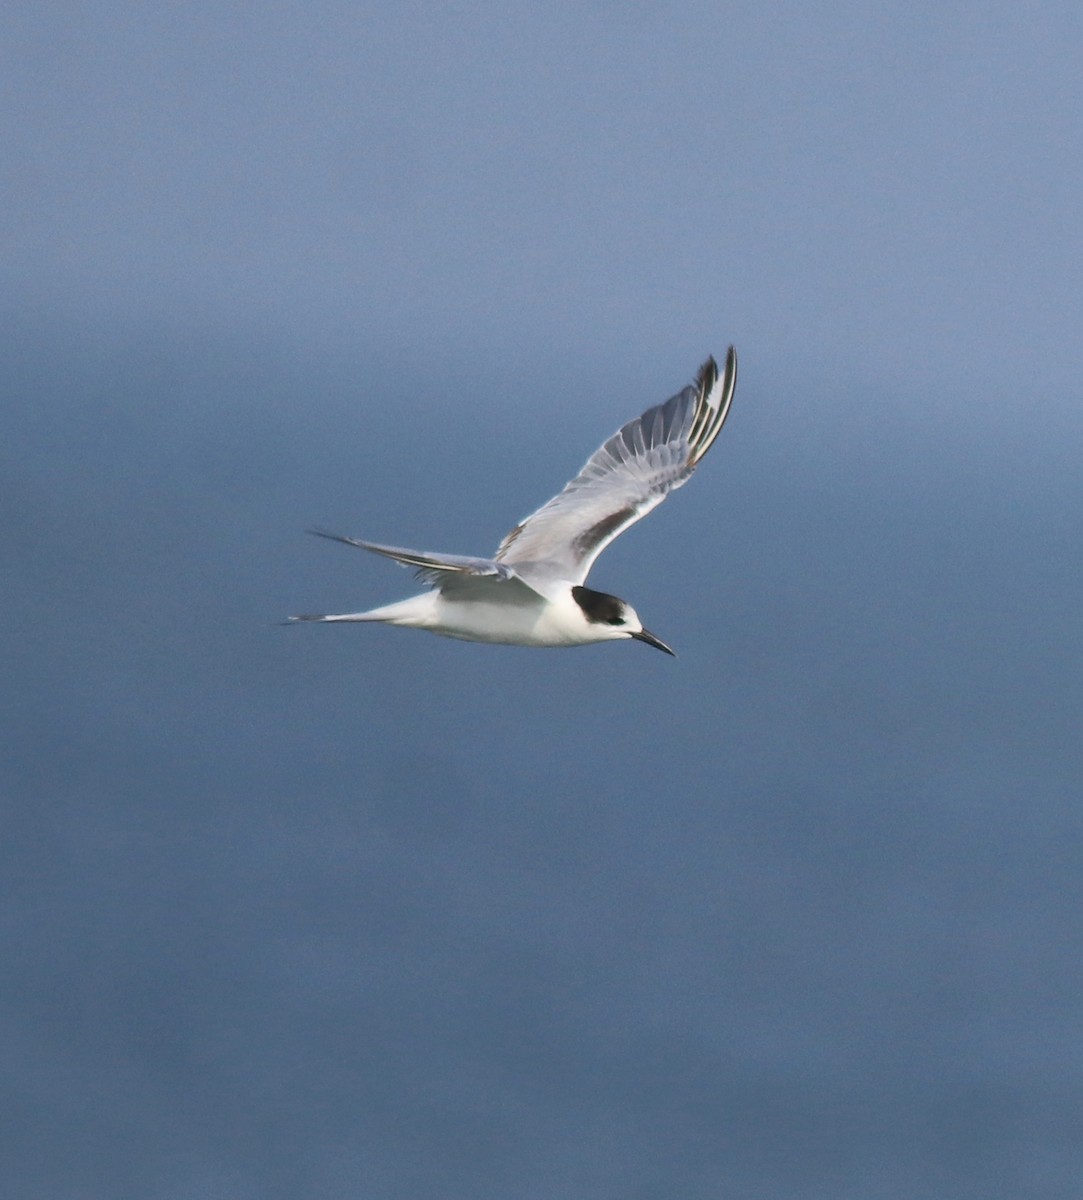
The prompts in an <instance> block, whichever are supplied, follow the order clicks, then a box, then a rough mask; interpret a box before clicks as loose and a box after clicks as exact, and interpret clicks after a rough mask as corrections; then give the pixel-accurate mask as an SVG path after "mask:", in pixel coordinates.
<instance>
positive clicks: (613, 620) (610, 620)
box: [605, 617, 624, 625]
mask: <svg viewBox="0 0 1083 1200" xmlns="http://www.w3.org/2000/svg"><path fill="white" fill-rule="evenodd" d="M605 623H606V624H607V625H623V624H624V618H623V617H607V618H606V622H605Z"/></svg>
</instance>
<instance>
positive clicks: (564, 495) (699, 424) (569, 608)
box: [290, 346, 737, 654]
mask: <svg viewBox="0 0 1083 1200" xmlns="http://www.w3.org/2000/svg"><path fill="white" fill-rule="evenodd" d="M736 382H737V355H736V353H735V352H734V349H733V347H732V346H731V347H730V349H729V352H728V353H727V355H726V365H725V367H724V369H723V370H722V371H721V373H720V372H719V370H718V366H717V364H716V363H715V360H714V359H713V358H708V359H707V361H706V362H705V363H704V364H703V366H702V367H700V369H699V374H698V375H697V376H696V381H695V383H693V384H691V385H690V386H688V387H686V388H684V389H683V390H682V391H680V392H678V393H677V394H676V395H675V396H673V397H671V398H670V399H669V400H667V401H666V402H665V403H664V404H658V405H656V406H655V407H654V408H649V409H647V411H646V412H645V413H643V415H642V416H640V417H636V419H635V420H634V421H629V422H628V424H627V425H625V426H623V427H622V428H621V429H619V430H618V431H617V432H616V433H615V434H614V435H613V436H612V437H611V438H610V439H609V441H607V442H606V443H605V444H604V445H603V446H602V447H601V448H600V449H599V450H597V451H595V453H594V454H592V455H591V457H590V458H589V459H588V460H587V463H586V465H585V466H584V467H583V469H582V470H581V471H580V472H579V474H578V475H577V476H576V477H575V478H574V479H573V480H572V481H571V482H570V483H569V484H567V486H566V487H565V488H564V490H563V491H562V492H560V493H559V494H558V495H556V496H554V497H553V498H552V500H550V501H549V502H548V503H547V504H543V505H542V507H541V508H539V509H538V511H537V512H535V513H533V514H531V516H529V517H527V518H526V520H525V521H523V522H522V523H521V524H519V525H516V527H515V528H514V529H513V530H512V531H511V532H510V533H509V534H508V535H507V537H506V538H504V540H503V541H502V542H501V543H500V547H499V549H498V550H497V552H496V554H495V555H494V557H492V558H467V557H463V556H460V555H456V554H429V553H427V552H423V551H418V550H403V549H401V548H399V547H396V546H382V545H378V544H376V543H375V542H363V541H361V540H360V539H359V538H352V537H340V536H338V535H337V534H332V533H325V532H324V531H322V530H318V529H314V530H312V532H313V533H316V534H318V535H319V536H320V537H327V538H332V539H333V540H335V541H339V542H345V543H346V545H348V546H360V547H361V549H362V550H371V551H372V552H373V553H375V554H383V555H385V556H386V557H387V558H393V559H394V560H395V561H396V562H398V563H402V564H403V565H404V566H407V567H413V568H414V569H415V570H416V572H417V575H418V577H419V578H421V579H423V580H424V581H425V583H427V584H428V585H429V591H426V592H422V593H421V595H418V596H411V597H410V598H409V599H407V600H400V601H399V602H398V603H396V604H387V605H384V606H383V607H382V608H373V609H370V610H369V611H368V612H359V613H340V614H337V615H328V616H316V615H311V616H298V617H291V618H290V621H324V622H332V621H382V622H384V623H385V624H388V625H403V626H406V627H407V628H410V629H427V630H428V631H429V632H430V633H438V634H441V635H442V636H443V637H453V638H460V639H462V640H464V641H468V642H500V643H504V644H507V645H514V646H585V645H589V644H591V643H592V642H611V641H617V640H621V639H627V638H635V639H637V640H638V641H641V642H646V643H647V644H648V645H649V646H655V647H656V648H657V649H659V650H664V651H665V652H666V653H667V654H672V653H673V651H672V650H671V649H670V648H669V647H668V646H667V645H666V644H665V642H663V641H662V640H661V639H659V638H657V637H655V635H654V634H653V633H651V632H650V631H649V630H647V629H644V627H643V623H642V621H640V619H639V617H638V615H637V614H636V611H635V609H633V608H632V606H631V605H630V604H628V603H626V602H625V601H624V600H621V599H618V597H616V596H610V595H608V594H607V593H605V592H596V591H594V590H593V589H592V588H588V587H586V586H585V584H586V578H587V574H588V573H589V571H590V569H591V567H592V566H593V565H594V560H595V559H596V558H597V557H598V555H599V554H601V552H602V551H603V550H604V549H605V548H606V546H608V545H609V543H610V542H611V541H612V540H613V539H614V538H615V537H617V535H618V534H620V533H623V532H624V530H625V529H627V528H628V527H629V526H630V525H634V524H635V522H636V521H638V520H639V519H640V518H641V517H645V516H646V515H647V513H649V512H650V511H651V509H653V508H656V507H657V506H658V505H659V504H661V503H662V501H663V500H664V499H665V498H666V496H668V495H669V493H670V492H672V491H673V490H674V489H676V488H679V487H681V485H682V484H684V483H685V482H686V481H687V479H688V477H689V476H690V475H691V474H692V472H693V471H694V470H695V469H696V466H697V465H698V464H699V461H700V459H701V458H702V457H703V456H704V455H705V454H706V453H707V451H708V450H709V449H710V448H711V445H712V444H713V442H714V440H715V438H716V437H718V433H719V430H720V429H721V428H722V423H723V422H724V421H725V419H726V414H727V413H728V412H729V408H730V401H731V400H732V399H733V389H734V385H735V384H736Z"/></svg>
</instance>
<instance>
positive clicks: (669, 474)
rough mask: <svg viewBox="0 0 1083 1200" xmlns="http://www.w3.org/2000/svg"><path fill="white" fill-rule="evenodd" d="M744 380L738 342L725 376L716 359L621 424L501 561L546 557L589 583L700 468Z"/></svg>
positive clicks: (514, 538)
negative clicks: (599, 562)
mask: <svg viewBox="0 0 1083 1200" xmlns="http://www.w3.org/2000/svg"><path fill="white" fill-rule="evenodd" d="M736 383H737V355H736V353H735V351H734V349H733V347H732V346H731V347H730V348H729V352H728V353H727V355H726V365H725V369H724V371H723V372H722V373H721V375H720V374H719V371H718V366H717V364H716V363H715V360H714V359H713V358H709V359H708V360H707V361H706V362H705V363H704V364H703V366H702V367H700V369H699V374H698V375H697V377H696V382H695V383H694V384H692V385H691V386H689V387H686V388H685V389H684V390H683V391H681V392H678V393H677V395H676V396H673V397H672V398H671V399H669V400H667V401H666V402H665V403H664V404H659V405H656V406H655V407H654V408H649V409H647V411H646V412H645V413H644V414H643V415H642V416H641V417H636V419H635V420H634V421H629V422H628V424H627V425H625V426H624V427H623V428H621V429H620V430H618V431H617V432H616V433H615V434H614V435H613V436H612V437H611V438H610V439H609V441H607V442H606V443H605V445H604V446H602V447H600V449H598V450H597V451H595V453H594V454H593V455H592V456H591V457H590V459H589V460H588V461H587V464H586V466H584V467H583V469H582V470H581V471H580V472H579V474H578V475H577V476H576V477H575V478H574V479H573V480H572V481H571V482H570V483H569V484H567V485H566V487H565V488H564V490H563V491H562V492H561V493H560V494H559V495H557V496H554V497H553V499H552V500H550V501H549V503H548V504H545V505H543V506H542V507H541V508H539V509H538V511H537V512H536V513H533V514H531V516H529V517H527V518H526V520H525V521H523V522H522V524H520V525H517V526H516V527H515V528H514V529H513V530H512V531H511V533H509V534H508V536H507V537H506V538H505V539H504V540H503V542H501V543H500V549H499V550H497V552H496V561H497V562H499V563H506V564H507V565H508V566H523V567H526V565H527V564H535V563H536V564H538V565H539V566H540V565H541V564H543V563H544V564H545V569H546V571H547V572H549V571H556V572H559V573H560V574H561V577H562V578H564V579H567V580H569V581H570V582H572V583H582V582H583V581H584V580H585V579H586V577H587V574H588V572H589V571H590V568H591V566H592V565H593V564H594V560H595V559H596V558H597V557H598V555H599V554H601V552H602V551H603V550H604V549H605V548H606V546H608V545H609V543H610V542H611V541H612V540H613V539H614V538H615V537H617V535H618V534H620V533H623V532H624V530H625V529H627V528H628V526H629V525H633V524H635V522H636V521H638V520H639V519H640V518H641V517H645V516H646V515H647V513H649V512H650V511H651V509H652V508H655V507H657V506H658V505H659V504H661V503H662V501H663V500H664V499H665V498H666V496H668V495H669V493H670V492H672V491H673V490H674V489H675V488H679V487H680V486H681V485H682V484H683V483H684V482H685V481H686V480H687V479H688V477H689V476H690V475H691V474H692V472H693V471H694V470H695V468H696V464H697V463H698V462H699V460H700V459H701V458H702V457H703V456H704V455H705V454H706V453H707V451H708V450H709V449H710V448H711V445H712V443H713V442H714V440H715V438H716V437H718V432H719V430H720V429H721V428H722V423H723V422H724V421H725V419H726V414H727V413H728V412H729V408H730V402H731V401H732V399H733V389H734V386H735V385H736ZM525 573H526V574H528V575H529V571H527V572H525Z"/></svg>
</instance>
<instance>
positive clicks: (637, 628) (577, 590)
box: [572, 587, 676, 658]
mask: <svg viewBox="0 0 1083 1200" xmlns="http://www.w3.org/2000/svg"><path fill="white" fill-rule="evenodd" d="M572 598H573V599H574V600H575V602H576V604H578V605H579V607H580V609H582V612H583V616H584V617H585V618H586V620H587V623H588V624H589V625H590V626H591V628H592V631H593V632H594V633H595V634H596V635H597V637H598V641H600V642H601V641H607V640H608V639H609V638H635V639H636V641H639V642H646V643H647V645H648V646H654V648H655V649H656V650H664V651H665V652H666V654H673V656H674V658H675V657H676V654H675V653H674V651H672V650H671V649H670V648H669V647H668V646H667V645H666V644H665V642H663V641H662V640H661V638H656V637H655V636H654V634H653V633H651V632H650V630H649V629H644V628H643V622H642V621H641V620H640V619H639V616H638V614H637V613H636V610H635V609H634V608H633V607H632V606H631V605H630V604H628V603H627V602H626V601H624V600H621V599H620V597H619V596H610V595H609V594H608V592H596V591H594V590H593V589H592V588H588V587H573V588H572Z"/></svg>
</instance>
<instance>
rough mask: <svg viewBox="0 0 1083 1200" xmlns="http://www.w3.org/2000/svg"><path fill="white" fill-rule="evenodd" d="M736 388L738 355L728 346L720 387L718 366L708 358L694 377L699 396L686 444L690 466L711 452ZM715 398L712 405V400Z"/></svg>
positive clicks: (711, 358)
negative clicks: (690, 451) (688, 446)
mask: <svg viewBox="0 0 1083 1200" xmlns="http://www.w3.org/2000/svg"><path fill="white" fill-rule="evenodd" d="M736 386H737V351H736V350H735V349H734V348H733V347H732V346H730V348H729V350H727V351H726V367H725V372H724V373H723V375H722V380H721V383H720V382H719V377H718V364H717V363H716V362H715V360H714V357H713V356H712V357H710V358H708V359H707V361H706V362H705V363H704V364H703V366H702V367H700V369H699V374H698V375H697V376H696V389H697V392H698V398H697V405H696V415H695V417H694V418H693V421H692V429H691V432H690V433H689V437H688V440H689V442H690V444H691V447H692V453H691V458H690V461H691V464H692V466H695V465H696V463H698V462H699V460H700V459H701V458H702V457H703V456H704V455H705V454H706V453H707V451H708V450H710V448H711V446H712V445H713V444H714V440H715V438H716V437H718V434H719V432H720V431H721V429H722V426H723V424H724V423H725V420H726V417H727V416H728V415H729V411H730V403H731V402H732V400H733V391H734V388H735V387H736ZM712 396H713V397H714V400H713V401H712V399H711V397H712Z"/></svg>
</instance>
